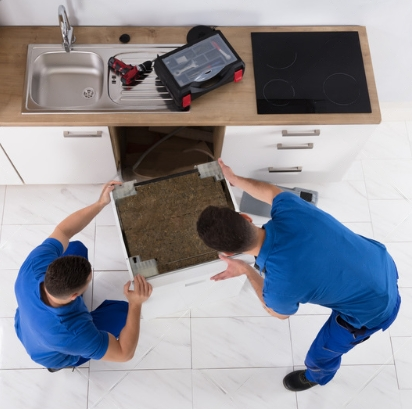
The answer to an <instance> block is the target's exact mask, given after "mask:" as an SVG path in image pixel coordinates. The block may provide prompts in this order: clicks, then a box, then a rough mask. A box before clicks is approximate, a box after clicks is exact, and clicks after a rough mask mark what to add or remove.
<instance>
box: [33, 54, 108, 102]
mask: <svg viewBox="0 0 412 409" xmlns="http://www.w3.org/2000/svg"><path fill="white" fill-rule="evenodd" d="M103 84H104V63H103V60H102V59H101V58H100V56H98V55H97V54H95V53H93V52H83V51H72V52H70V53H67V52H65V51H64V50H63V51H61V52H46V53H44V54H40V55H39V56H38V57H37V58H36V59H35V60H34V61H33V65H32V76H31V81H30V91H31V92H30V96H31V98H32V100H33V102H35V103H36V104H37V105H38V106H41V107H45V108H49V109H50V108H51V109H59V108H64V109H75V108H82V107H85V106H90V105H94V104H96V102H97V101H98V100H99V99H100V98H101V96H102V92H103Z"/></svg>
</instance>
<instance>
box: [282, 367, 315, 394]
mask: <svg viewBox="0 0 412 409" xmlns="http://www.w3.org/2000/svg"><path fill="white" fill-rule="evenodd" d="M305 372H306V371H305V370H300V371H293V372H291V373H290V374H287V375H286V376H285V377H284V378H283V386H284V387H285V388H286V389H288V390H290V391H292V392H301V391H305V390H306V389H310V388H312V387H313V386H316V385H318V384H317V383H316V382H311V381H308V380H307V379H306V376H305Z"/></svg>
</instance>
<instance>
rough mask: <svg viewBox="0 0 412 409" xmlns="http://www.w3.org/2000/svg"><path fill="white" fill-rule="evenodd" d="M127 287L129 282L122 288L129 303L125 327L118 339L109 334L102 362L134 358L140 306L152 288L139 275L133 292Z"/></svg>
mask: <svg viewBox="0 0 412 409" xmlns="http://www.w3.org/2000/svg"><path fill="white" fill-rule="evenodd" d="M129 286H130V281H129V282H127V283H126V284H125V286H124V294H125V295H126V297H127V299H128V301H129V311H128V313H127V319H126V325H125V326H124V327H123V329H122V331H121V332H120V335H119V338H118V339H116V338H115V337H114V335H112V334H109V347H108V348H107V351H106V353H105V355H104V356H103V358H102V360H103V361H112V362H126V361H129V360H130V359H132V358H133V356H134V353H135V350H136V347H137V343H138V341H139V333H140V312H141V310H142V304H143V303H144V302H145V301H146V300H147V299H148V298H149V297H150V295H151V293H152V286H151V285H150V284H149V283H148V282H147V281H146V280H145V279H144V278H143V277H142V276H140V275H137V276H136V277H135V278H134V290H130V289H129Z"/></svg>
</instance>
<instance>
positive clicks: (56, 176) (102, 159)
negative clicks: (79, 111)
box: [1, 127, 117, 184]
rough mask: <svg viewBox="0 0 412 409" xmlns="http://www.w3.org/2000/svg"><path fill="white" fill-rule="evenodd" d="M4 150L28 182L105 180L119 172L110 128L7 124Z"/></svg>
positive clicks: (76, 182)
mask: <svg viewBox="0 0 412 409" xmlns="http://www.w3.org/2000/svg"><path fill="white" fill-rule="evenodd" d="M1 132H2V134H1V140H2V144H3V147H4V149H5V150H6V151H7V154H8V156H9V158H10V159H11V161H12V162H13V164H14V166H15V168H16V169H17V171H18V172H19V174H20V176H21V177H22V179H23V180H24V182H25V183H27V184H53V183H54V184H69V183H75V184H82V183H104V182H107V181H108V180H110V179H113V178H114V177H115V176H116V175H117V170H116V165H115V161H114V155H113V149H112V144H111V140H110V135H109V130H108V128H107V127H84V128H80V127H39V128H37V127H7V128H2V130H1Z"/></svg>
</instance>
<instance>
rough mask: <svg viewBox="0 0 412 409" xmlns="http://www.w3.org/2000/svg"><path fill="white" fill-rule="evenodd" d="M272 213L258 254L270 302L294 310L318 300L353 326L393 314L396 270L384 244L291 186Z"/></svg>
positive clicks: (377, 321)
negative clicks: (362, 232)
mask: <svg viewBox="0 0 412 409" xmlns="http://www.w3.org/2000/svg"><path fill="white" fill-rule="evenodd" d="M271 217H272V220H270V221H269V222H268V223H266V224H265V225H264V226H263V228H264V229H265V233H266V236H265V240H264V243H263V245H262V248H261V250H260V252H259V255H258V257H257V259H256V264H257V265H258V266H259V267H260V269H261V270H263V269H264V270H265V279H264V285H263V299H264V301H265V303H266V305H267V306H268V307H270V308H272V309H273V310H274V311H275V312H277V313H278V314H282V315H292V314H294V313H295V312H296V311H297V310H298V308H299V304H300V303H312V304H318V305H322V306H324V307H328V308H331V309H333V310H335V311H338V312H339V313H340V315H341V316H342V318H343V319H344V320H345V321H347V322H349V323H350V324H351V325H353V326H354V327H355V328H361V327H362V326H366V327H367V328H374V327H375V326H378V325H379V324H381V323H382V322H384V321H385V320H386V319H387V318H388V317H389V316H390V315H391V313H392V312H393V309H394V308H395V305H396V300H397V296H398V287H397V278H398V274H397V271H396V266H395V263H394V261H393V260H392V258H391V256H390V255H389V254H388V252H387V250H386V247H385V246H384V245H383V244H381V243H378V242H377V241H375V240H371V239H367V238H365V237H363V236H360V235H358V234H355V233H353V232H352V231H351V230H349V229H348V228H347V227H345V226H344V225H342V224H341V223H340V222H338V221H337V220H336V219H335V218H333V217H332V216H331V215H329V214H327V213H325V212H323V211H322V210H320V209H318V208H317V207H316V206H314V205H313V204H311V203H308V202H305V201H304V200H302V199H301V198H299V197H298V196H297V195H294V194H293V193H289V192H282V193H280V194H278V195H277V196H276V197H275V198H274V200H273V203H272V211H271Z"/></svg>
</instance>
